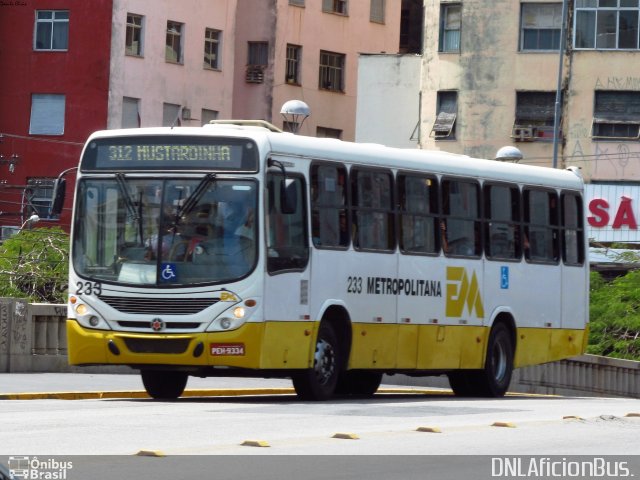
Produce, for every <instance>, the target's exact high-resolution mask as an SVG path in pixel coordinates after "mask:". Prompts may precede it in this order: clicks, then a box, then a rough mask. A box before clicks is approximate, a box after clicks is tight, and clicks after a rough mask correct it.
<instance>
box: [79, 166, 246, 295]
mask: <svg viewBox="0 0 640 480" xmlns="http://www.w3.org/2000/svg"><path fill="white" fill-rule="evenodd" d="M76 203H77V206H76V212H75V218H76V221H75V225H74V229H75V234H74V242H73V266H74V268H75V271H76V272H77V273H78V274H79V275H80V276H82V277H85V278H88V279H91V280H93V281H105V282H110V283H117V284H128V285H132V284H133V285H144V286H153V287H155V286H167V287H175V286H186V285H195V284H210V283H219V282H229V281H233V280H236V279H239V278H242V277H244V276H246V275H248V274H249V273H250V272H251V270H252V269H253V268H254V265H255V263H256V259H257V224H256V216H255V215H254V212H255V211H256V207H257V186H256V183H255V182H254V181H252V180H239V179H238V180H230V179H216V178H215V176H214V175H212V174H210V175H207V176H205V177H204V178H199V179H179V180H178V179H158V178H153V179H151V178H139V177H138V178H131V177H127V176H125V175H123V174H118V175H116V176H115V178H114V177H110V178H88V177H87V178H83V179H82V180H81V182H80V183H79V185H78V193H77V197H76Z"/></svg>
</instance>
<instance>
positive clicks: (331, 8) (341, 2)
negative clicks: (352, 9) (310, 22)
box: [322, 0, 349, 15]
mask: <svg viewBox="0 0 640 480" xmlns="http://www.w3.org/2000/svg"><path fill="white" fill-rule="evenodd" d="M348 6H349V2H348V1H347V0H322V11H323V12H329V13H339V14H340V15H347V13H348V12H347V9H348Z"/></svg>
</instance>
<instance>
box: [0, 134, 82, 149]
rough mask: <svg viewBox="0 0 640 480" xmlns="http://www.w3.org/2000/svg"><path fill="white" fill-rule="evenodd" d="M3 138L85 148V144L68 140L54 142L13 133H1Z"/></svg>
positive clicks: (48, 139) (0, 136)
mask: <svg viewBox="0 0 640 480" xmlns="http://www.w3.org/2000/svg"><path fill="white" fill-rule="evenodd" d="M2 137H8V138H18V139H20V140H30V141H33V142H44V143H56V144H62V145H74V146H80V147H81V146H83V145H84V142H71V141H68V140H53V139H50V138H40V137H28V136H26V135H16V134H13V133H4V132H0V138H2Z"/></svg>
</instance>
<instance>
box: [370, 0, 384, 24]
mask: <svg viewBox="0 0 640 480" xmlns="http://www.w3.org/2000/svg"><path fill="white" fill-rule="evenodd" d="M384 7H385V1H384V0H371V10H370V12H369V20H370V21H372V22H375V23H384V18H385V16H384V13H385V12H384Z"/></svg>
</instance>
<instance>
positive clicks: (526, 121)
mask: <svg viewBox="0 0 640 480" xmlns="http://www.w3.org/2000/svg"><path fill="white" fill-rule="evenodd" d="M555 104H556V92H516V121H515V123H514V125H513V130H512V131H511V138H514V139H515V140H516V142H531V141H534V140H549V141H553V124H554V118H555Z"/></svg>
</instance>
